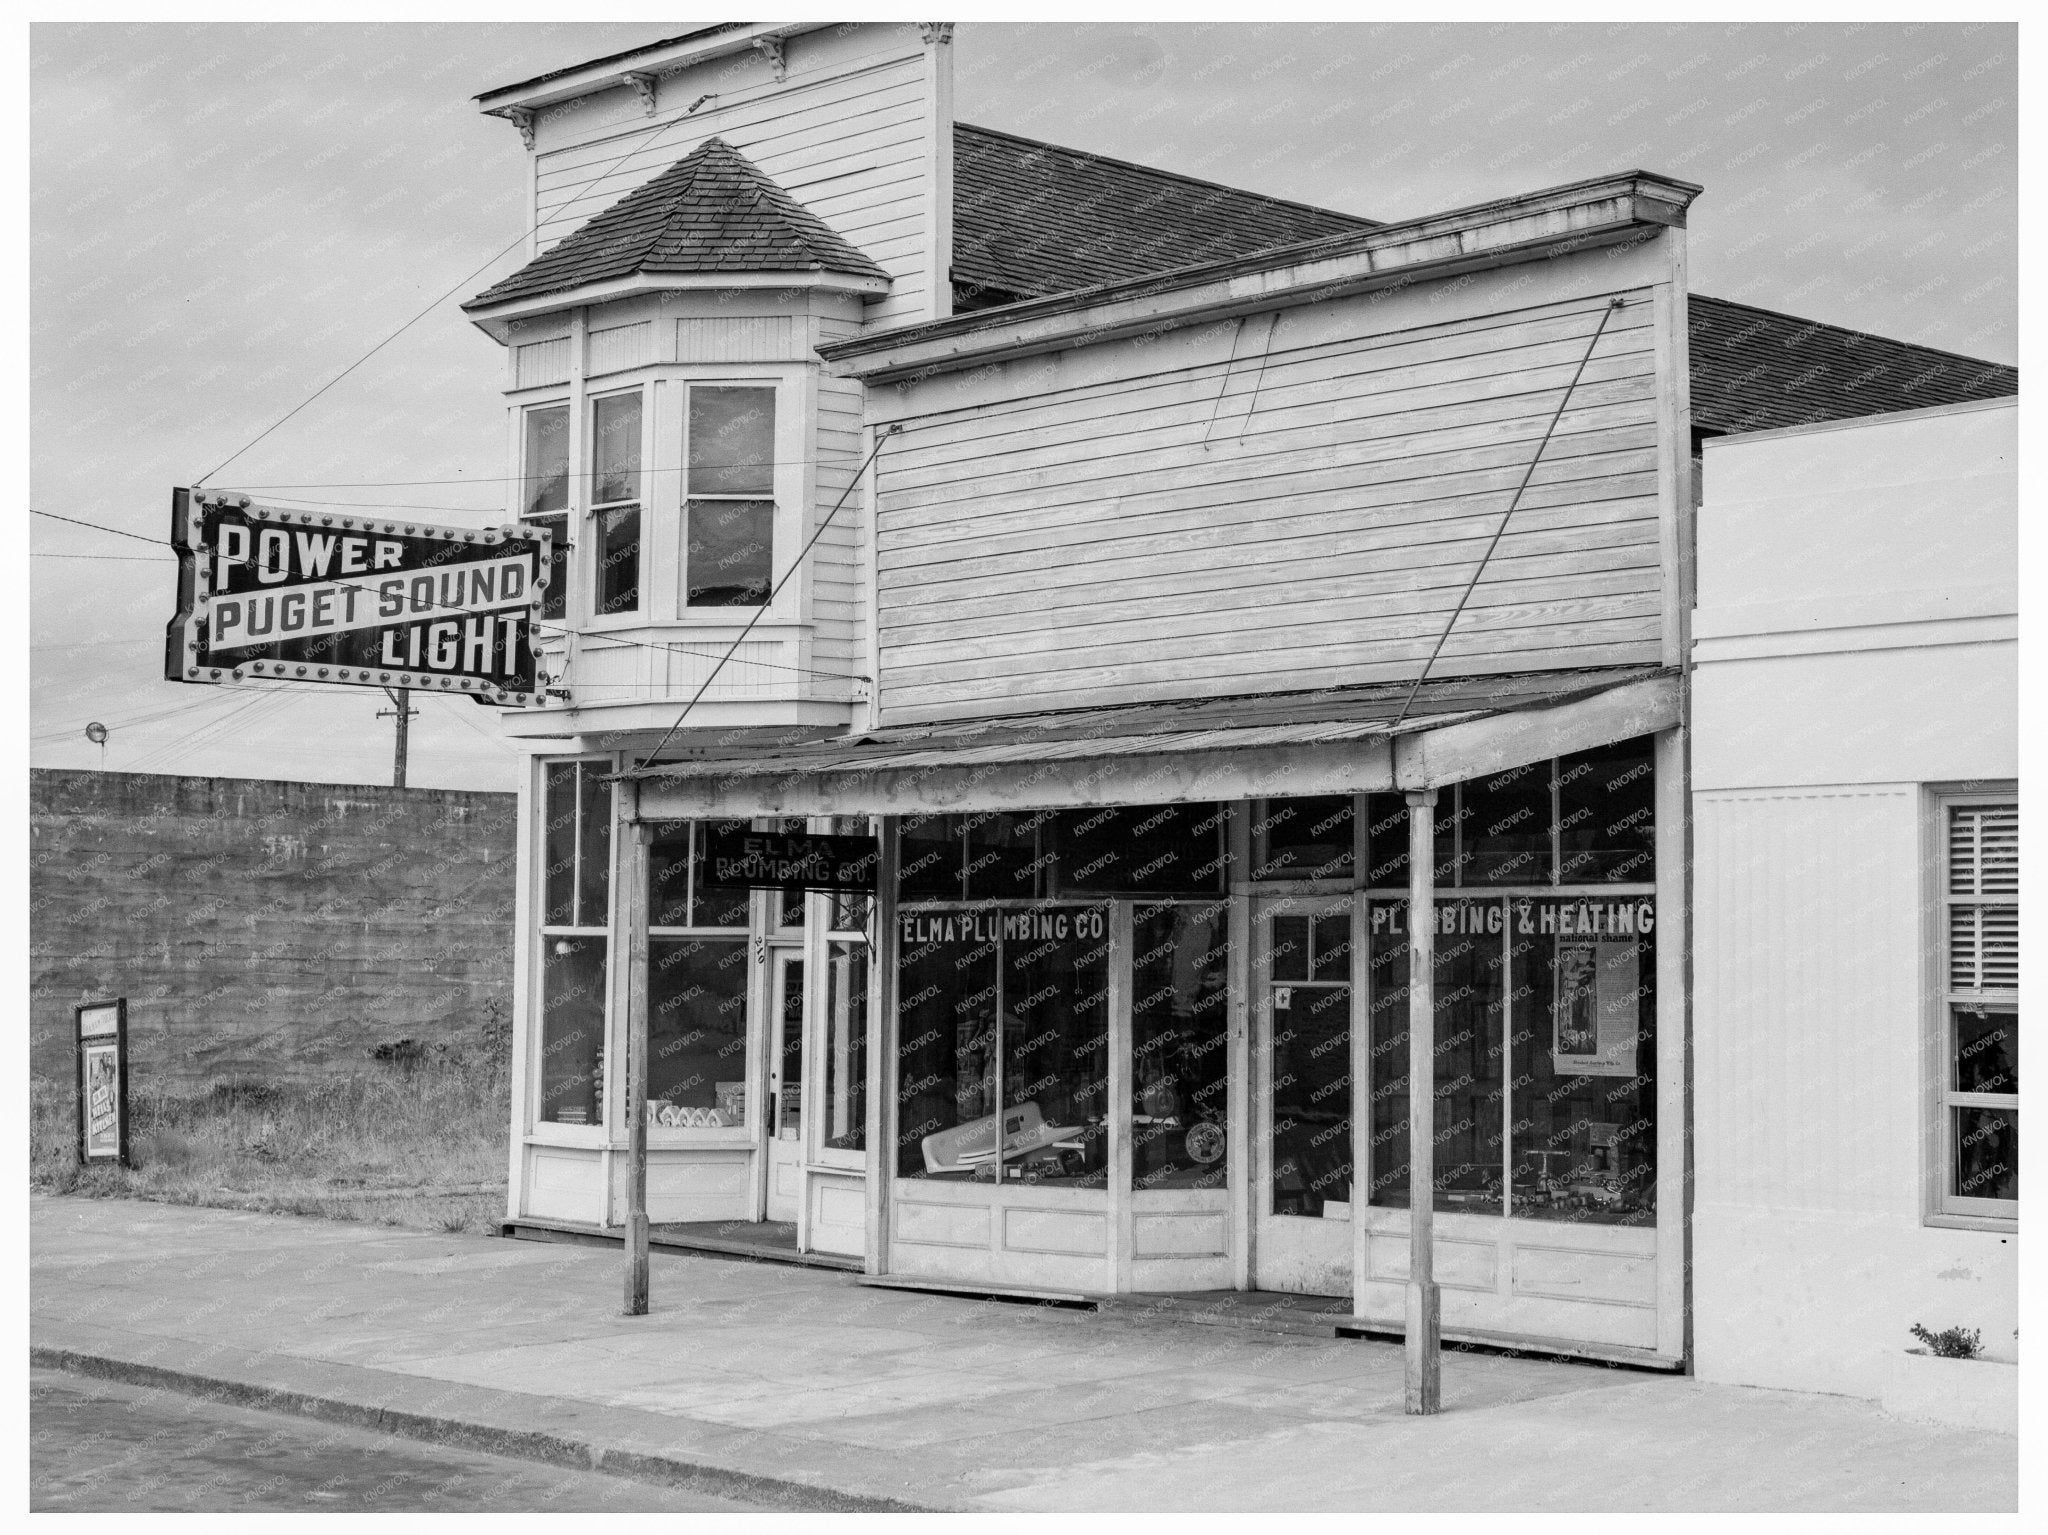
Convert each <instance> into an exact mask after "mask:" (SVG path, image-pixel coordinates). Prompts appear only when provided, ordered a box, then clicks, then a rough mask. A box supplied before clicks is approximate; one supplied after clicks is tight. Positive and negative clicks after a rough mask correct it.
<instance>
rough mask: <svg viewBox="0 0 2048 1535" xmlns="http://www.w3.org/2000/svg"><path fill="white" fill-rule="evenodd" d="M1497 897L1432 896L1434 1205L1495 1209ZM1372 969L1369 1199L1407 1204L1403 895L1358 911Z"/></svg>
mask: <svg viewBox="0 0 2048 1535" xmlns="http://www.w3.org/2000/svg"><path fill="white" fill-rule="evenodd" d="M1506 916H1507V912H1506V907H1505V903H1503V902H1501V901H1497V900H1488V901H1441V902H1438V903H1437V935H1436V1051H1435V1067H1434V1074H1435V1079H1436V1104H1435V1110H1434V1115H1433V1117H1434V1122H1435V1143H1436V1150H1435V1154H1434V1159H1433V1160H1434V1163H1435V1174H1436V1178H1435V1190H1436V1197H1435V1208H1437V1209H1439V1210H1467V1211H1473V1212H1477V1213H1481V1214H1487V1215H1499V1214H1501V1213H1502V1199H1501V1190H1502V1185H1503V1182H1504V1179H1505V1174H1506V1166H1505V1164H1506V1157H1505V1152H1504V1146H1503V1132H1504V1120H1503V1103H1502V1100H1503V1096H1504V1094H1505V1091H1506V1087H1505V1083H1504V1081H1503V1072H1502V1069H1501V1068H1502V1064H1503V1061H1504V1059H1505V1051H1504V1048H1503V1047H1504V1044H1505V1035H1504V1027H1503V1026H1504V1023H1505V1021H1506V1009H1505V1004H1504V998H1505V993H1506V991H1507V987H1506V986H1505V984H1504V977H1505V974H1506V965H1505V950H1504V938H1505V934H1504V932H1503V926H1504V923H1505V919H1506ZM1366 927H1367V933H1368V941H1369V952H1370V954H1371V976H1372V1004H1373V1005H1372V1010H1371V1011H1372V1028H1373V1033H1372V1063H1373V1065H1372V1087H1371V1092H1372V1105H1373V1126H1372V1155H1371V1159H1370V1168H1371V1177H1370V1182H1371V1185H1372V1195H1371V1202H1372V1203H1373V1204H1376V1205H1397V1206H1406V1204H1407V1203H1408V955H1409V948H1408V903H1407V902H1406V901H1374V902H1372V903H1370V905H1369V906H1368V908H1367V914H1366Z"/></svg>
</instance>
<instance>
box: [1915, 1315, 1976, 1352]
mask: <svg viewBox="0 0 2048 1535" xmlns="http://www.w3.org/2000/svg"><path fill="white" fill-rule="evenodd" d="M1910 1330H1911V1332H1912V1334H1913V1336H1914V1337H1916V1338H1918V1339H1919V1340H1920V1341H1921V1342H1922V1343H1924V1344H1926V1345H1927V1352H1928V1353H1930V1354H1933V1355H1936V1356H1937V1357H1939V1358H1942V1359H1975V1358H1976V1357H1977V1356H1978V1355H1979V1354H1981V1353H1983V1352H1984V1335H1983V1333H1982V1332H1980V1331H1978V1329H1976V1328H1974V1327H1971V1328H1962V1327H1944V1328H1942V1330H1941V1331H1940V1332H1929V1331H1928V1330H1927V1329H1926V1328H1924V1327H1922V1326H1921V1325H1920V1324H1919V1323H1918V1322H1915V1323H1914V1324H1913V1326H1912V1328H1911V1329H1910Z"/></svg>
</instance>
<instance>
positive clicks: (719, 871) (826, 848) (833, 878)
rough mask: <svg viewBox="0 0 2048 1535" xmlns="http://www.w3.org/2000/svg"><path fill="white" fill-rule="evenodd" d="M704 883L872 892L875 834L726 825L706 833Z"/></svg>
mask: <svg viewBox="0 0 2048 1535" xmlns="http://www.w3.org/2000/svg"><path fill="white" fill-rule="evenodd" d="M704 841H705V852H706V857H707V859H708V862H709V869H708V871H707V873H706V874H705V878H704V882H705V883H706V884H708V885H727V886H743V887H746V888H748V889H754V890H844V891H853V892H865V893H867V894H870V895H872V894H873V893H874V892H875V889H876V870H877V869H879V868H880V867H881V862H882V849H881V843H880V842H879V841H878V840H877V839H876V838H874V837H841V836H829V835H825V834H823V833H819V834H815V835H814V834H812V833H809V832H779V831H778V832H769V831H741V830H728V829H726V828H724V827H720V826H712V827H710V828H709V829H708V830H707V833H706V835H705V839H704Z"/></svg>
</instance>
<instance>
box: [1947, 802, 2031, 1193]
mask: <svg viewBox="0 0 2048 1535" xmlns="http://www.w3.org/2000/svg"><path fill="white" fill-rule="evenodd" d="M1941 835H1942V841H1943V848H1942V853H1943V857H1942V865H1943V868H1942V878H1941V908H1942V910H1941V932H1942V949H1943V954H1942V970H1943V991H1942V1021H1941V1030H1942V1041H1941V1072H1942V1085H1941V1116H1942V1122H1941V1125H1940V1138H1941V1145H1942V1152H1941V1167H1940V1180H1941V1183H1940V1188H1941V1197H1940V1201H1939V1208H1940V1209H1941V1210H1942V1211H1943V1212H1944V1213H1947V1214H1952V1215H1991V1216H2001V1217H2005V1218H2012V1217H2014V1216H2016V1215H2017V1214H2018V1211H2019V1197H2020V1174H2019V1123H2020V1113H2019V1110H2020V1098H2019V1090H2020V1060H2019V1022H2020V1017H2019V997H2020V993H2019V986H2020V941H2019V940H2020V931H2019V924H2020V907H2019V892H2020V807H2019V802H2018V800H2017V799H2016V798H2014V797H2012V796H2010V795H2007V796H2002V797H1997V796H1969V797H1961V796H1957V797H1951V798H1947V799H1945V800H1943V801H1942V803H1941Z"/></svg>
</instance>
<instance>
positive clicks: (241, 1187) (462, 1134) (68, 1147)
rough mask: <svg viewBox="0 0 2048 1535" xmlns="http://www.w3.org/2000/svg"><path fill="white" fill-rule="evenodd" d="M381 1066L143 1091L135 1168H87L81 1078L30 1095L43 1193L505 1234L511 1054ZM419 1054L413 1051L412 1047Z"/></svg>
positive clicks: (36, 1171)
mask: <svg viewBox="0 0 2048 1535" xmlns="http://www.w3.org/2000/svg"><path fill="white" fill-rule="evenodd" d="M394 1054H396V1053H395V1052H393V1053H387V1055H386V1056H385V1057H383V1058H381V1059H373V1060H372V1061H371V1062H369V1063H368V1064H366V1066H365V1067H364V1069H363V1070H361V1071H359V1072H356V1073H354V1074H352V1075H349V1076H344V1077H332V1078H324V1079H320V1080H316V1081H305V1082H298V1081H234V1082H220V1083H216V1084H214V1085H213V1086H212V1087H210V1088H208V1089H206V1090H205V1091H203V1092H183V1093H177V1092H163V1091H151V1090H150V1088H149V1086H148V1085H147V1082H146V1080H143V1081H137V1082H135V1083H131V1086H130V1096H129V1114H130V1124H129V1148H130V1151H131V1152H132V1154H133V1156H134V1159H135V1163H136V1165H135V1166H134V1167H132V1168H120V1167H103V1166H102V1167H81V1166H80V1165H79V1162H78V1150H77V1144H78V1143H77V1136H78V1117H77V1116H78V1107H77V1103H76V1101H75V1089H74V1088H73V1086H72V1084H71V1083H70V1082H69V1081H68V1080H59V1079H51V1078H45V1077H38V1078H35V1079H33V1081H32V1082H31V1088H30V1104H31V1110H32V1125H31V1137H30V1163H29V1183H30V1187H31V1188H33V1189H36V1190H38V1191H40V1192H45V1193H64V1194H80V1195H86V1196H90V1197H101V1198H110V1197H122V1198H129V1199H155V1200H161V1201H163V1202H165V1203H168V1204H191V1205H211V1206H216V1207H220V1208H225V1209H240V1210H263V1211H268V1212H272V1213H277V1214H293V1215H318V1216H322V1217H325V1218H327V1219H330V1220H357V1221H371V1222H377V1223H381V1224H385V1225H392V1226H402V1227H406V1228H408V1229H413V1230H424V1231H485V1232H488V1231H492V1230H495V1229H496V1226H495V1223H496V1221H497V1220H498V1219H499V1218H500V1217H501V1216H502V1215H503V1214H504V1211H505V1162H506V1136H507V1121H508V1119H509V1117H510V1112H511V1110H510V1084H509V1080H508V1075H507V1070H506V1053H505V1052H502V1051H492V1050H484V1049H478V1050H476V1051H474V1052H460V1053H457V1052H446V1051H442V1052H434V1053H430V1054H427V1055H425V1056H424V1057H418V1058H409V1059H408V1058H405V1056H404V1055H400V1056H399V1057H398V1058H396V1059H394V1058H393V1055H394ZM407 1054H409V1053H407Z"/></svg>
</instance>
